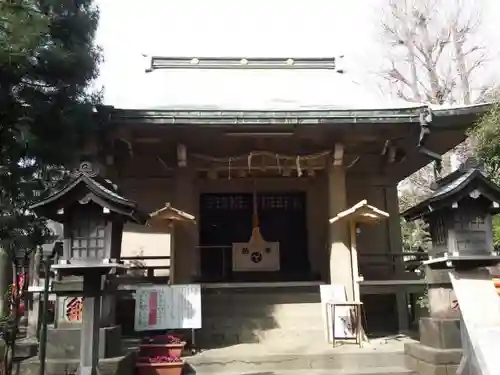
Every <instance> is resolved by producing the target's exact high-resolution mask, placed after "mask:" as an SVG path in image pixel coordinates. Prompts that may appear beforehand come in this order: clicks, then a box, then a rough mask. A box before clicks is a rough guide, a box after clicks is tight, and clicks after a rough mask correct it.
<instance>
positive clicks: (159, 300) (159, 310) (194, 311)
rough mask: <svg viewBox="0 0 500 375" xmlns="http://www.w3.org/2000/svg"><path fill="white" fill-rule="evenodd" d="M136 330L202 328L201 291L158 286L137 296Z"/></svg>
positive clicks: (194, 286)
mask: <svg viewBox="0 0 500 375" xmlns="http://www.w3.org/2000/svg"><path fill="white" fill-rule="evenodd" d="M134 326H135V330H136V331H151V330H162V329H191V328H192V329H198V328H201V287H200V285H195V284H186V285H161V286H160V285H158V286H154V287H147V288H140V289H137V291H136V293H135V325H134Z"/></svg>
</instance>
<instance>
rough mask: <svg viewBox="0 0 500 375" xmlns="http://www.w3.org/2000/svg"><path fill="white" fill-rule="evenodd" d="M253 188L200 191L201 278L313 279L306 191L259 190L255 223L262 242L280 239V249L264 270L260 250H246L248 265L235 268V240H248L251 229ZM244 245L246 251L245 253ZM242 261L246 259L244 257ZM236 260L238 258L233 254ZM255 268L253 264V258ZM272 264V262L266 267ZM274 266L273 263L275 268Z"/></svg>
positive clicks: (218, 280) (253, 279)
mask: <svg viewBox="0 0 500 375" xmlns="http://www.w3.org/2000/svg"><path fill="white" fill-rule="evenodd" d="M253 203H254V202H253V197H252V194H251V193H248V194H245V193H242V194H240V193H234V194H202V195H201V196H200V223H199V229H200V233H199V235H200V237H199V241H200V268H201V279H202V280H201V281H204V282H210V281H212V282H227V281H234V282H265V281H306V280H310V279H311V272H310V266H309V257H308V247H307V244H308V241H307V225H306V195H305V193H302V192H300V193H284V194H282V193H258V194H256V205H257V209H258V213H259V226H260V231H261V234H262V237H263V238H264V240H265V241H266V242H270V243H275V244H278V247H279V252H278V254H276V257H275V259H274V263H275V264H274V265H273V264H272V263H273V261H271V262H270V263H269V262H268V263H267V264H268V268H267V269H266V270H262V267H260V265H261V264H264V261H263V259H261V258H262V257H266V256H268V257H271V254H269V255H267V254H266V252H269V253H270V252H271V250H270V249H267V248H266V249H265V252H263V253H262V254H256V253H252V252H251V251H250V253H249V252H248V251H247V249H246V248H242V254H241V256H242V257H245V256H247V258H248V259H247V261H248V262H247V264H248V266H247V268H246V269H245V270H244V271H241V270H235V265H234V261H235V259H233V258H234V257H235V254H236V256H240V255H239V254H238V253H235V249H233V244H235V243H246V242H248V241H249V239H250V237H251V235H252V213H253ZM245 251H246V253H245ZM242 260H243V261H245V259H242ZM237 261H239V260H237ZM254 263H255V268H254V269H252V264H254ZM269 267H271V268H269ZM273 267H275V268H273Z"/></svg>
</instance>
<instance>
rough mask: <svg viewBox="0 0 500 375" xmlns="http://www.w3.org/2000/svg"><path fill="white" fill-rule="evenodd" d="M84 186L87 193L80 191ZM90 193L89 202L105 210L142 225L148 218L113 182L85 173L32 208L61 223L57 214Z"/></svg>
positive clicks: (81, 173) (80, 173)
mask: <svg viewBox="0 0 500 375" xmlns="http://www.w3.org/2000/svg"><path fill="white" fill-rule="evenodd" d="M82 186H83V187H84V189H86V190H87V192H85V190H83V191H82V190H79V189H80V187H82ZM88 193H90V194H91V195H90V196H89V200H92V201H94V203H96V204H97V205H99V206H101V207H103V208H104V207H105V208H108V209H109V210H110V211H112V212H115V213H118V214H120V215H123V216H125V217H127V218H128V219H129V220H131V221H134V222H136V223H140V224H142V223H144V222H145V221H146V219H147V218H148V215H145V214H143V213H141V212H140V210H139V209H138V207H137V203H136V202H134V201H132V200H129V199H127V198H125V197H124V196H122V195H121V194H120V193H119V192H118V188H117V186H116V185H114V184H113V183H112V182H111V181H109V180H107V179H104V178H102V177H100V176H97V175H89V174H87V173H85V172H78V174H77V175H76V176H75V177H74V179H73V180H72V181H70V182H69V183H68V184H67V185H66V186H65V187H63V188H62V189H61V190H59V191H57V192H55V193H54V194H52V195H50V196H49V197H47V198H45V199H43V200H42V201H39V202H37V203H35V204H33V205H32V206H31V207H30V208H31V209H32V210H34V211H35V212H36V213H37V214H40V215H41V216H45V217H47V218H48V219H51V220H54V221H56V222H60V220H61V218H60V215H58V213H57V212H58V211H59V210H60V209H61V208H62V209H64V208H65V207H67V206H68V205H70V204H72V203H74V202H75V201H80V200H82V199H85V197H87V194H88Z"/></svg>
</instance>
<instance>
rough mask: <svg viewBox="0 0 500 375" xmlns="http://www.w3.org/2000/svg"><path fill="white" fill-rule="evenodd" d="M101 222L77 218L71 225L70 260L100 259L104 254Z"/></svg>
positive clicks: (103, 236)
mask: <svg viewBox="0 0 500 375" xmlns="http://www.w3.org/2000/svg"><path fill="white" fill-rule="evenodd" d="M104 225H105V224H104V221H103V220H92V219H88V218H78V219H77V220H76V222H74V225H73V231H72V236H71V250H72V256H71V257H72V258H73V259H80V258H102V257H103V255H104V254H103V252H104V240H105V230H104Z"/></svg>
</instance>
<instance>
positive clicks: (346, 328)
mask: <svg viewBox="0 0 500 375" xmlns="http://www.w3.org/2000/svg"><path fill="white" fill-rule="evenodd" d="M319 292H320V296H321V308H322V310H323V320H324V325H325V331H326V338H327V340H328V342H332V341H333V330H332V323H333V322H335V337H339V338H354V337H355V331H354V327H353V324H352V316H351V309H350V308H349V307H346V306H338V307H336V308H335V320H334V318H333V317H332V308H331V306H330V305H327V303H335V302H336V303H343V302H347V296H346V291H345V287H344V286H343V285H340V284H332V285H320V286H319ZM327 306H328V309H327Z"/></svg>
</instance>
